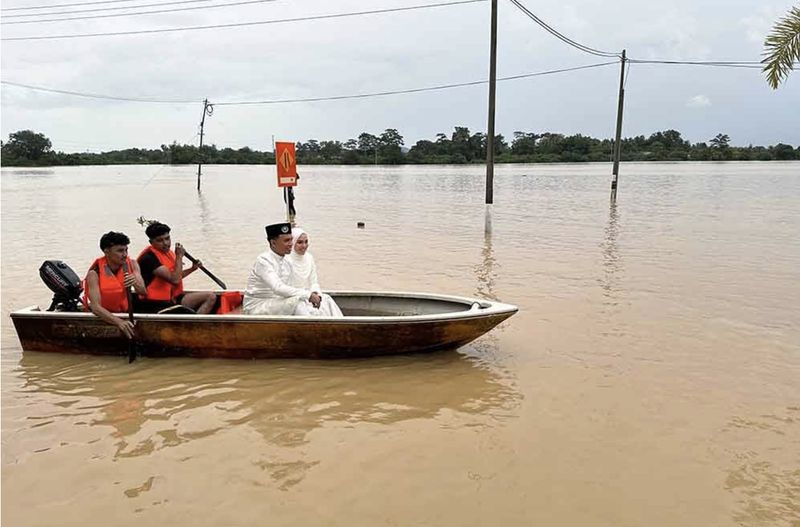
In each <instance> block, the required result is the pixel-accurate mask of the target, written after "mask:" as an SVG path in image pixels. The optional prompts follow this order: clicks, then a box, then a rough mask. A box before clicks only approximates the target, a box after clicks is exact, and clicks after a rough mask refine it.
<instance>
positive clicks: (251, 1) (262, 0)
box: [0, 0, 277, 26]
mask: <svg viewBox="0 0 800 527" xmlns="http://www.w3.org/2000/svg"><path fill="white" fill-rule="evenodd" d="M202 1H208V0H202ZM275 1H277V0H245V1H242V2H231V3H228V4H217V5H201V6H193V7H175V8H172V9H157V10H153V11H140V12H138V13H112V14H110V15H86V16H73V17H69V18H47V19H44V20H18V21H14V22H2V23H0V24H2V25H4V26H5V25H11V24H36V23H39V22H65V21H67V20H85V19H87V18H112V17H121V16H136V15H153V14H156V13H174V12H176V11H194V10H197V9H213V8H215V7H232V6H237V5H248V4H263V3H265V2H275Z"/></svg>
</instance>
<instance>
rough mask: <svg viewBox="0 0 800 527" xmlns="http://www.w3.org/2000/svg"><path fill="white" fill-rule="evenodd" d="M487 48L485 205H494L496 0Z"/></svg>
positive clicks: (493, 0)
mask: <svg viewBox="0 0 800 527" xmlns="http://www.w3.org/2000/svg"><path fill="white" fill-rule="evenodd" d="M491 18H492V37H491V44H490V48H489V125H488V127H487V128H488V131H487V133H486V204H487V205H490V204H492V203H494V107H495V105H494V99H495V93H496V91H497V90H496V88H497V0H492V17H491Z"/></svg>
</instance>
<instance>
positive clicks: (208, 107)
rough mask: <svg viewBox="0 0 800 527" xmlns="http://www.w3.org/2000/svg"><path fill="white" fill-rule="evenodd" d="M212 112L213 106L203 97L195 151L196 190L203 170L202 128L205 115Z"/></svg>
mask: <svg viewBox="0 0 800 527" xmlns="http://www.w3.org/2000/svg"><path fill="white" fill-rule="evenodd" d="M212 113H214V106H213V105H211V104H209V103H208V99H203V118H202V119H201V120H200V150H199V151H198V152H197V154H198V160H197V190H200V173H201V172H202V171H203V133H204V130H203V128H204V127H205V125H206V115H209V116H210V115H211V114H212Z"/></svg>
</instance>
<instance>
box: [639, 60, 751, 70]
mask: <svg viewBox="0 0 800 527" xmlns="http://www.w3.org/2000/svg"><path fill="white" fill-rule="evenodd" d="M628 61H629V62H632V63H635V64H669V65H678V66H711V67H721V68H753V69H761V65H760V64H761V63H760V62H755V61H725V60H644V59H628Z"/></svg>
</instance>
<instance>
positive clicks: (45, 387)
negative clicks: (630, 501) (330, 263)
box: [15, 350, 519, 481]
mask: <svg viewBox="0 0 800 527" xmlns="http://www.w3.org/2000/svg"><path fill="white" fill-rule="evenodd" d="M487 351H488V350H487ZM481 355H484V354H481ZM16 373H17V374H18V375H19V378H20V379H21V381H22V383H21V387H20V389H19V391H18V394H17V395H18V396H20V397H21V398H25V399H26V400H29V401H33V400H39V401H45V400H46V401H48V403H47V404H41V405H35V406H31V408H30V409H29V411H27V412H26V413H25V415H15V417H16V419H18V420H20V422H19V423H18V425H15V427H16V426H19V428H17V434H18V439H21V438H22V437H24V436H26V435H28V434H32V433H37V434H38V433H41V432H40V431H39V430H37V429H39V428H40V427H43V426H45V427H46V426H54V427H57V428H59V427H63V426H65V425H68V426H71V427H74V428H77V429H81V428H86V429H87V430H90V429H95V427H98V426H100V427H109V428H110V434H109V436H108V437H107V438H106V439H103V441H105V440H108V441H112V442H113V444H114V452H113V459H114V460H116V459H121V458H131V457H138V456H147V455H150V454H152V453H154V452H155V451H158V450H161V449H165V448H170V447H175V446H178V445H181V444H184V443H187V442H191V441H195V440H199V439H203V438H206V437H209V436H212V435H214V434H217V433H219V432H221V431H226V432H230V431H231V430H232V429H236V428H239V427H247V428H248V429H251V430H254V431H256V432H257V433H258V434H259V435H260V437H261V438H262V440H263V442H264V443H265V444H269V445H272V446H274V447H281V448H296V447H299V446H302V445H304V444H306V443H307V442H308V436H309V434H310V433H311V432H312V431H313V430H315V429H318V428H320V427H323V426H326V424H331V423H336V424H338V425H339V426H354V425H357V424H359V423H373V424H379V425H392V424H394V423H398V422H401V421H405V420H411V419H433V418H436V417H437V415H439V414H440V413H441V412H442V411H444V410H447V411H450V412H456V413H459V414H463V415H465V416H469V415H487V414H495V415H498V416H500V415H503V414H504V413H505V412H507V411H508V410H509V409H510V408H513V407H514V406H515V405H516V404H517V402H518V399H519V395H518V394H517V393H516V391H515V390H514V388H513V387H512V386H511V384H510V383H509V380H508V379H507V378H506V377H504V376H503V375H501V372H500V371H499V370H497V368H496V366H495V367H492V366H489V365H488V364H487V363H486V362H485V358H484V359H472V358H470V357H468V356H464V355H462V354H459V353H455V352H449V353H440V354H434V355H426V356H417V357H413V358H409V357H393V358H384V359H376V360H358V361H337V362H319V363H310V362H307V361H300V362H296V361H263V362H252V361H247V362H244V363H243V362H240V361H215V360H206V361H195V360H181V359H178V360H175V359H159V360H146V359H143V360H141V361H137V362H136V363H135V367H131V366H128V365H127V364H124V361H122V360H117V359H109V358H94V357H84V356H71V355H64V356H60V355H53V354H48V353H36V352H31V353H25V354H24V355H23V356H22V358H21V359H20V362H19V367H18V369H17V372H16ZM309 387H313V389H309ZM52 396H55V398H53V397H52ZM23 422H25V423H28V424H27V425H22V423H23ZM73 432H74V431H73ZM318 462H319V460H304V461H303V463H304V465H303V466H304V467H305V468H308V467H310V466H313V465H314V464H316V463H318ZM295 468H297V467H295ZM293 474H294V475H293V478H294V479H295V480H297V481H299V479H297V478H298V477H299V476H300V474H299V472H298V470H294V471H293Z"/></svg>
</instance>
